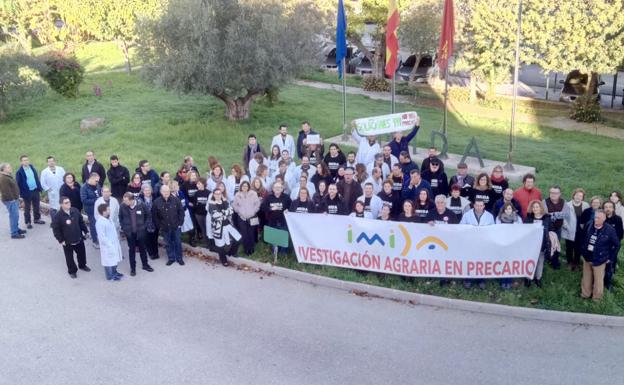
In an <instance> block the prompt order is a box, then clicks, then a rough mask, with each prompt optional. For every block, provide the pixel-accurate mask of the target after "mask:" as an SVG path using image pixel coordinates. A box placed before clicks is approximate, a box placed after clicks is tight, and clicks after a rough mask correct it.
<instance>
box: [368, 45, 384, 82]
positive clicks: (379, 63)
mask: <svg viewBox="0 0 624 385" xmlns="http://www.w3.org/2000/svg"><path fill="white" fill-rule="evenodd" d="M371 67H372V70H373V77H374V78H377V79H384V70H385V67H386V40H385V39H380V41H379V43H377V47H375V55H374V56H373V60H372V61H371Z"/></svg>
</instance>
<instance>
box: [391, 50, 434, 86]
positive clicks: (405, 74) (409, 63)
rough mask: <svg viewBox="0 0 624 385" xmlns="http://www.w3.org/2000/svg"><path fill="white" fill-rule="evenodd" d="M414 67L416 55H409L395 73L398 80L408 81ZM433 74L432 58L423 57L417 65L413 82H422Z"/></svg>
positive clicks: (428, 56) (429, 56)
mask: <svg viewBox="0 0 624 385" xmlns="http://www.w3.org/2000/svg"><path fill="white" fill-rule="evenodd" d="M414 65H416V55H410V56H408V57H407V59H405V62H403V64H402V65H401V66H400V67H399V70H398V72H397V75H398V78H399V79H401V80H405V81H409V80H410V75H411V73H412V70H413V69H414ZM432 72H433V57H432V56H431V55H423V56H422V57H421V59H420V63H418V68H417V69H416V73H415V74H414V80H415V81H419V80H420V81H422V80H423V79H426V78H428V77H429V76H431V74H432Z"/></svg>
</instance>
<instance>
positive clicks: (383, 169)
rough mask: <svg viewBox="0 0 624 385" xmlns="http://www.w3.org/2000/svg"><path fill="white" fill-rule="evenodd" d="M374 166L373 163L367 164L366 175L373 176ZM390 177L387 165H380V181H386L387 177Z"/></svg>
mask: <svg viewBox="0 0 624 385" xmlns="http://www.w3.org/2000/svg"><path fill="white" fill-rule="evenodd" d="M374 166H375V162H373V163H369V164H368V165H367V166H366V173H367V174H368V175H373V167H374ZM389 175H390V167H388V165H387V164H385V163H383V164H382V165H381V178H382V179H388V176H389Z"/></svg>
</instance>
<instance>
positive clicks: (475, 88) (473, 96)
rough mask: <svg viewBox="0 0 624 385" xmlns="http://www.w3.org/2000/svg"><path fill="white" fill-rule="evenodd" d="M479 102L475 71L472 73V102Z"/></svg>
mask: <svg viewBox="0 0 624 385" xmlns="http://www.w3.org/2000/svg"><path fill="white" fill-rule="evenodd" d="M476 102H477V77H476V76H475V74H474V73H472V74H470V103H471V104H474V103H476Z"/></svg>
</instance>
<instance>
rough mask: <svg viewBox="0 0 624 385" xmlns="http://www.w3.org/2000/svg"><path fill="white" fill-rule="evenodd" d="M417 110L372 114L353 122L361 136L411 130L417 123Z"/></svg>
mask: <svg viewBox="0 0 624 385" xmlns="http://www.w3.org/2000/svg"><path fill="white" fill-rule="evenodd" d="M417 118H418V114H417V113H416V111H408V112H400V113H398V114H390V115H381V116H372V117H370V118H362V119H355V120H354V121H353V122H352V124H353V125H354V126H355V128H356V129H357V132H358V134H360V135H361V136H367V135H381V134H388V133H391V132H397V131H405V130H410V129H412V127H414V125H415V124H416V119H417Z"/></svg>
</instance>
